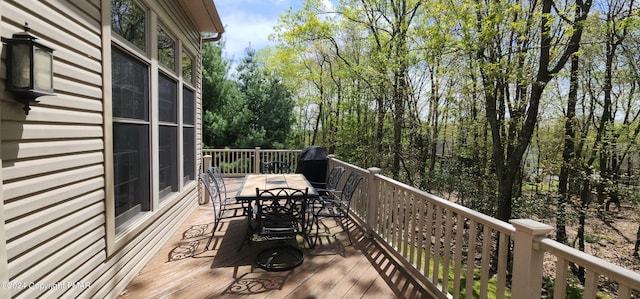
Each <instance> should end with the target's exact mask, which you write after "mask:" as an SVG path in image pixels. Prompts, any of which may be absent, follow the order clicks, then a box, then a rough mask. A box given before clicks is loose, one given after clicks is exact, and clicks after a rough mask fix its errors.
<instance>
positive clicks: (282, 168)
mask: <svg viewBox="0 0 640 299" xmlns="http://www.w3.org/2000/svg"><path fill="white" fill-rule="evenodd" d="M261 172H262V173H289V172H291V164H290V163H289V162H284V161H266V162H262V169H261Z"/></svg>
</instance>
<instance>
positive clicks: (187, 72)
mask: <svg viewBox="0 0 640 299" xmlns="http://www.w3.org/2000/svg"><path fill="white" fill-rule="evenodd" d="M182 80H184V81H185V82H189V83H193V59H192V58H191V56H189V54H187V53H185V52H182Z"/></svg>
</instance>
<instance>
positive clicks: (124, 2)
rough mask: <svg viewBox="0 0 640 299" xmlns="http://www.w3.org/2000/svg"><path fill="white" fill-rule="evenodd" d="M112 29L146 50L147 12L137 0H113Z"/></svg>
mask: <svg viewBox="0 0 640 299" xmlns="http://www.w3.org/2000/svg"><path fill="white" fill-rule="evenodd" d="M111 29H112V30H113V32H115V33H117V34H118V35H120V36H121V37H123V38H124V39H126V40H128V41H130V42H131V43H132V44H134V45H135V46H136V47H138V48H140V50H142V51H144V50H145V36H146V32H145V12H144V9H142V8H141V7H140V6H139V5H138V4H137V3H136V1H135V0H111Z"/></svg>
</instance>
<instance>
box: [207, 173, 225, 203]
mask: <svg viewBox="0 0 640 299" xmlns="http://www.w3.org/2000/svg"><path fill="white" fill-rule="evenodd" d="M207 172H208V173H209V176H210V177H211V179H212V180H213V181H215V182H216V184H218V188H219V189H220V192H221V193H222V194H221V197H224V198H226V197H227V185H226V184H225V183H224V178H223V177H222V173H221V172H220V168H218V167H217V166H211V167H209V170H208V171H207Z"/></svg>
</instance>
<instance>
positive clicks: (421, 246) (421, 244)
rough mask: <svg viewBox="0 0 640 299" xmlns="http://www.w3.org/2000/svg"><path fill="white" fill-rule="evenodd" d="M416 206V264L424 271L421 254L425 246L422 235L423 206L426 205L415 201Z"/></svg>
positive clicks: (424, 239)
mask: <svg viewBox="0 0 640 299" xmlns="http://www.w3.org/2000/svg"><path fill="white" fill-rule="evenodd" d="M416 206H417V210H416V213H418V217H417V218H418V254H417V255H418V260H417V262H416V264H417V265H418V270H420V271H421V272H422V273H424V265H423V264H422V263H423V261H424V259H423V258H422V255H423V254H424V248H425V246H426V245H425V243H426V242H425V241H426V238H425V237H424V213H425V210H424V208H425V206H426V205H424V204H423V203H419V204H418V203H417V204H416Z"/></svg>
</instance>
